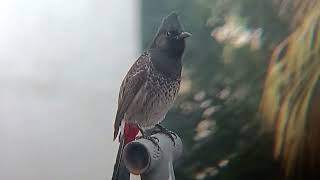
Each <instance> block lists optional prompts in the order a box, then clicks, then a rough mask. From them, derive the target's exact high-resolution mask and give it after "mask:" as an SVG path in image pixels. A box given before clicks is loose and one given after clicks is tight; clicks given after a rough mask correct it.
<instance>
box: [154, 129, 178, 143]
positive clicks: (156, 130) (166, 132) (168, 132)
mask: <svg viewBox="0 0 320 180" xmlns="http://www.w3.org/2000/svg"><path fill="white" fill-rule="evenodd" d="M156 133H163V134H165V135H167V136H168V137H169V138H170V139H171V140H172V142H173V145H175V144H176V143H175V139H176V138H177V135H176V133H174V132H172V131H170V130H169V129H167V128H165V127H163V126H161V125H160V124H156V125H155V128H154V129H153V131H152V133H151V134H156ZM173 136H174V137H173Z"/></svg>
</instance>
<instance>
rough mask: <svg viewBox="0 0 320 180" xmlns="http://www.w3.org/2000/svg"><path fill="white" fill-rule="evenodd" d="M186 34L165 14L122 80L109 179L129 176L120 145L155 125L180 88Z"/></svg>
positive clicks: (173, 16)
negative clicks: (116, 147) (116, 144)
mask: <svg viewBox="0 0 320 180" xmlns="http://www.w3.org/2000/svg"><path fill="white" fill-rule="evenodd" d="M189 36H191V34H190V33H188V32H185V31H184V30H183V27H182V25H181V23H180V21H179V17H178V15H177V14H176V13H171V14H169V15H168V16H167V17H165V18H164V19H163V21H162V24H161V26H160V28H159V30H158V32H157V34H156V35H155V37H154V39H153V41H152V43H151V45H150V47H149V48H148V49H147V50H146V51H145V52H144V53H143V54H142V55H141V56H140V57H139V59H138V60H137V61H136V62H135V63H134V64H133V65H132V67H131V68H130V70H129V72H128V73H127V75H126V76H125V78H124V80H123V81H122V84H121V87H120V92H119V99H118V110H117V114H116V119H115V122H114V140H115V139H116V137H117V136H118V133H119V129H121V131H120V135H119V141H120V145H119V150H118V155H117V160H116V163H115V165H114V171H113V176H112V179H113V180H129V178H130V174H129V171H128V170H127V169H126V167H125V166H124V163H123V161H122V151H123V148H124V146H125V145H126V144H127V143H129V142H131V141H133V140H134V139H135V138H136V136H137V134H138V132H139V130H140V131H141V133H142V136H146V135H145V134H144V132H143V131H144V130H145V129H149V128H153V127H155V125H157V124H159V123H160V122H161V121H162V120H163V119H164V117H165V115H166V114H167V112H168V110H169V109H170V107H171V106H172V104H173V102H174V100H175V98H176V96H177V94H178V91H179V87H180V81H181V69H182V65H181V59H182V55H183V52H184V49H185V38H187V37H189ZM145 138H148V137H145ZM149 138H150V137H149Z"/></svg>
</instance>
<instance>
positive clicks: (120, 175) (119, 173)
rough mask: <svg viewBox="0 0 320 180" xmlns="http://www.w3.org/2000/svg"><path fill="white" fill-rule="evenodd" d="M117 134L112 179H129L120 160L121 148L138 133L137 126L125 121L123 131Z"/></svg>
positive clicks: (127, 172)
mask: <svg viewBox="0 0 320 180" xmlns="http://www.w3.org/2000/svg"><path fill="white" fill-rule="evenodd" d="M123 132H124V133H123V135H122V133H121V134H120V135H119V139H120V145H119V149H118V154H117V159H116V162H115V164H114V168H113V174H112V180H129V179H130V173H129V171H128V169H127V168H126V166H125V165H124V162H123V160H122V153H123V148H124V146H125V145H126V144H128V143H129V142H131V141H133V140H134V139H135V138H136V136H137V134H138V133H139V128H138V127H137V126H135V125H131V124H128V123H125V126H124V131H123Z"/></svg>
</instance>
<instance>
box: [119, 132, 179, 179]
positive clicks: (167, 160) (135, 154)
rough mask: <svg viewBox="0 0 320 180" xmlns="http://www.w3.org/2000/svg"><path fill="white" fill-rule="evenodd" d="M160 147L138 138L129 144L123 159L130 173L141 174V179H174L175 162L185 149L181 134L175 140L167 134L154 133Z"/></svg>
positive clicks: (124, 151)
mask: <svg viewBox="0 0 320 180" xmlns="http://www.w3.org/2000/svg"><path fill="white" fill-rule="evenodd" d="M152 136H153V137H156V138H157V139H158V140H159V142H158V145H159V148H158V147H157V146H156V145H155V144H154V143H152V142H151V141H150V140H147V139H138V140H135V141H133V142H131V143H129V144H127V145H126V146H125V148H124V150H123V161H124V164H125V165H126V167H127V168H128V170H129V171H130V173H132V174H135V175H140V176H141V180H167V179H168V180H169V179H170V180H174V179H175V176H174V169H173V162H174V161H175V160H177V159H178V158H179V157H180V156H181V155H182V151H183V145H182V141H181V139H180V137H179V136H176V137H175V136H173V137H174V138H175V142H173V141H172V140H171V139H170V138H169V137H168V136H167V135H165V134H162V133H157V134H154V135H152Z"/></svg>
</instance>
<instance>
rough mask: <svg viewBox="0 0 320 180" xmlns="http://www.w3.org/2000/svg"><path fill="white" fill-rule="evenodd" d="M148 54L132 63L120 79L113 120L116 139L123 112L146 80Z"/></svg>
mask: <svg viewBox="0 0 320 180" xmlns="http://www.w3.org/2000/svg"><path fill="white" fill-rule="evenodd" d="M148 61H149V56H148V55H142V56H140V57H139V59H138V60H137V61H136V62H135V63H134V64H133V65H132V67H131V68H130V70H129V72H128V74H127V75H126V77H125V78H124V80H123V81H122V84H121V87H120V92H119V99H118V110H117V115H116V119H115V122H114V137H113V140H115V139H116V137H117V136H118V133H119V127H120V125H121V121H122V119H123V117H124V114H125V112H126V111H127V109H128V107H129V106H130V104H131V103H132V101H133V99H134V98H135V96H136V95H137V93H138V92H139V90H140V89H141V87H142V86H143V85H144V83H145V82H146V78H147V73H148Z"/></svg>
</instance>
